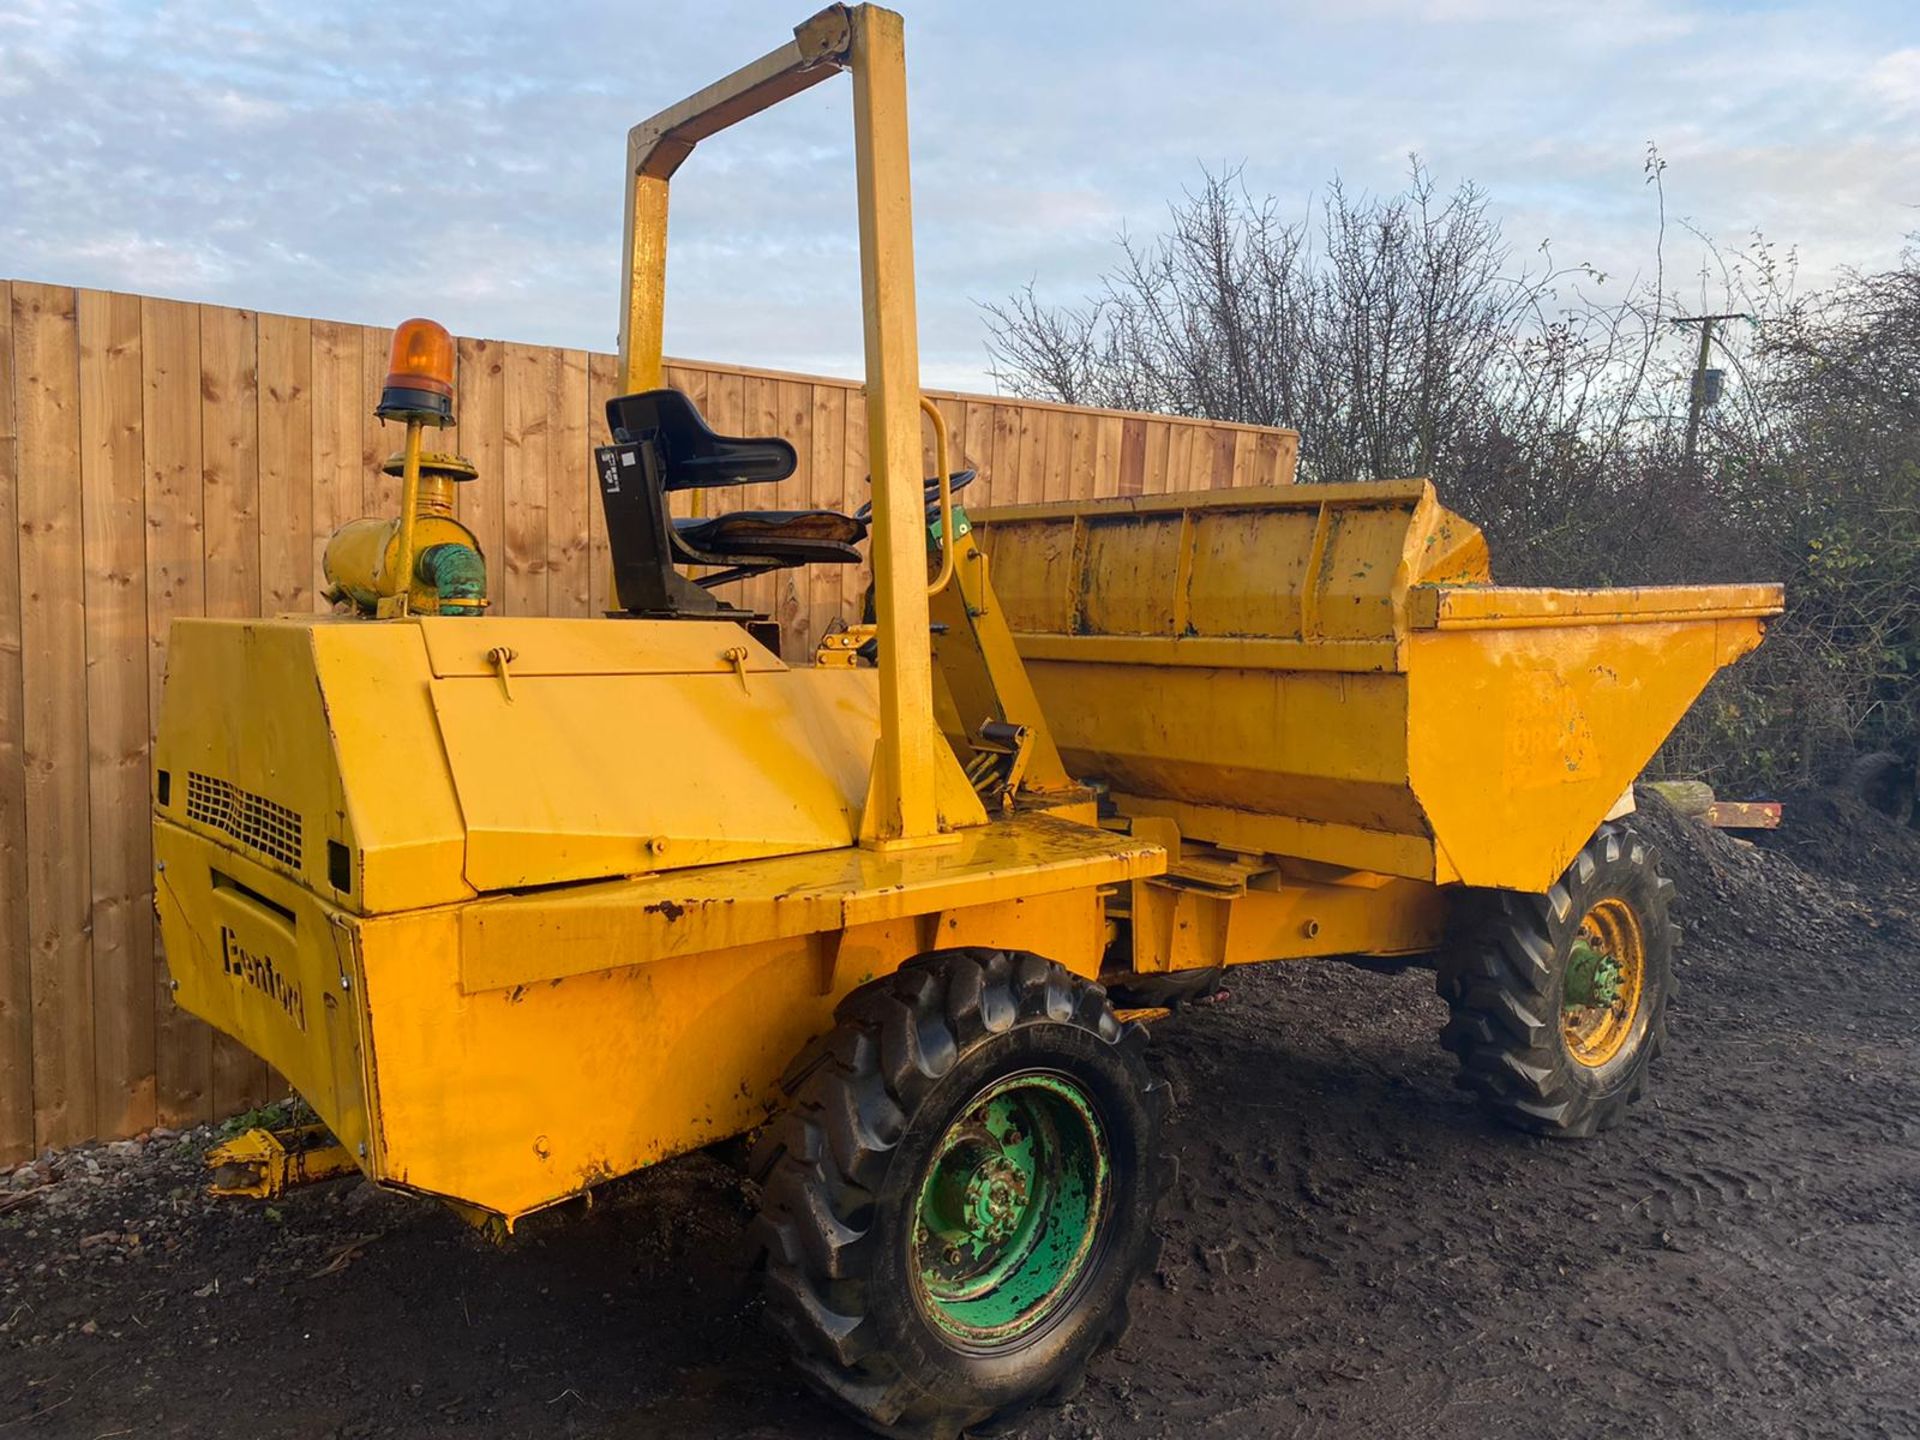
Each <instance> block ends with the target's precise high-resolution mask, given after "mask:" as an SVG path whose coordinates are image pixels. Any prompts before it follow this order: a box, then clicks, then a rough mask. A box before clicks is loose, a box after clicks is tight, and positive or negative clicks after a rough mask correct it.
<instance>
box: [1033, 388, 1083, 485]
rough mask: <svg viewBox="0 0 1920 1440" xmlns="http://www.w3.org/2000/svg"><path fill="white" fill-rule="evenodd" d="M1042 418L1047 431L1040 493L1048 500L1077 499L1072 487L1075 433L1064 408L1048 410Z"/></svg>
mask: <svg viewBox="0 0 1920 1440" xmlns="http://www.w3.org/2000/svg"><path fill="white" fill-rule="evenodd" d="M1042 418H1043V419H1044V421H1045V424H1046V431H1047V455H1046V462H1045V465H1046V468H1045V469H1044V470H1043V471H1042V472H1041V477H1040V494H1041V496H1042V498H1044V499H1047V500H1072V499H1076V498H1078V497H1076V496H1075V495H1074V493H1073V487H1072V467H1073V435H1072V432H1071V431H1070V430H1069V429H1068V426H1067V421H1068V418H1069V417H1068V415H1067V412H1066V411H1064V410H1048V411H1046V412H1044V414H1043V416H1042Z"/></svg>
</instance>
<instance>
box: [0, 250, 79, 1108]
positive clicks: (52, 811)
mask: <svg viewBox="0 0 1920 1440" xmlns="http://www.w3.org/2000/svg"><path fill="white" fill-rule="evenodd" d="M13 307H14V313H13V344H14V365H15V369H14V405H15V423H16V425H17V426H18V441H17V443H18V465H19V473H18V475H17V477H16V483H17V485H18V487H19V494H18V501H17V504H18V507H19V511H18V522H19V537H20V558H19V565H20V601H21V612H22V613H21V627H20V629H21V634H20V641H21V654H20V658H21V688H22V694H23V698H24V701H25V708H24V711H23V720H24V725H23V739H24V764H25V768H26V784H25V809H26V824H27V834H28V835H29V836H30V837H31V838H32V843H31V844H30V845H29V847H28V850H27V932H28V934H27V943H28V956H29V960H28V964H29V966H30V969H31V976H30V984H31V985H32V993H33V1103H34V1143H35V1144H36V1145H38V1146H48V1145H54V1146H60V1145H71V1144H74V1143H76V1142H77V1141H81V1140H85V1139H88V1138H90V1137H91V1136H92V1135H94V1134H95V1133H96V1126H95V1114H96V1111H95V1088H94V1087H95V1077H94V1036H93V1018H94V990H93V954H92V946H91V944H90V943H89V938H88V929H89V926H90V925H91V922H92V918H93V884H92V861H91V854H90V844H89V838H90V837H89V823H90V822H89V814H88V800H87V778H88V777H87V683H86V663H87V628H86V556H85V552H84V548H83V540H82V536H83V527H84V518H83V513H82V512H83V505H82V500H81V488H80V463H79V462H80V345H79V327H78V323H77V316H76V314H75V296H74V292H73V291H72V290H69V289H65V288H63V287H55V286H51V285H29V284H27V283H25V282H23V281H15V282H14V284H13Z"/></svg>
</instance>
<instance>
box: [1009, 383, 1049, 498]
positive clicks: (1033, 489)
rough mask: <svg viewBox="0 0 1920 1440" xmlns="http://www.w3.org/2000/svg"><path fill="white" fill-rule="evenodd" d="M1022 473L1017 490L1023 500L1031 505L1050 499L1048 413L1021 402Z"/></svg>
mask: <svg viewBox="0 0 1920 1440" xmlns="http://www.w3.org/2000/svg"><path fill="white" fill-rule="evenodd" d="M1017 408H1018V410H1019V427H1020V460H1019V465H1020V474H1019V480H1018V482H1017V484H1016V486H1015V493H1016V494H1018V495H1019V497H1020V503H1021V504H1023V505H1030V504H1032V503H1034V502H1035V501H1039V500H1045V499H1046V498H1047V418H1048V417H1047V414H1046V412H1045V411H1044V410H1040V409H1038V408H1036V407H1034V406H1032V405H1021V406H1018V407H1017Z"/></svg>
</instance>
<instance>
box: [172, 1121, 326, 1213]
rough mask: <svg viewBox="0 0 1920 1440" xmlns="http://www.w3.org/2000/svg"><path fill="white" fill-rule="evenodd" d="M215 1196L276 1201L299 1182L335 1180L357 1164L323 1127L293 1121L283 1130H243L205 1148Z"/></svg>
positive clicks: (305, 1183)
mask: <svg viewBox="0 0 1920 1440" xmlns="http://www.w3.org/2000/svg"><path fill="white" fill-rule="evenodd" d="M206 1164H207V1168H208V1169H209V1170H211V1171H213V1183H212V1184H211V1185H209V1186H208V1187H207V1189H208V1191H209V1193H211V1194H214V1195H246V1196H251V1197H253V1198H254V1199H257V1200H273V1199H277V1198H278V1197H279V1196H281V1195H283V1194H285V1193H286V1192H287V1191H288V1190H289V1189H291V1188H292V1187H293V1186H295V1185H307V1184H311V1183H312V1182H314V1181H316V1180H331V1179H332V1178H333V1177H334V1176H336V1175H345V1174H347V1173H348V1172H349V1171H352V1170H356V1169H358V1168H359V1167H358V1166H357V1165H356V1164H355V1163H354V1159H353V1156H351V1155H350V1154H348V1153H347V1147H346V1146H344V1145H342V1144H341V1143H340V1142H339V1141H338V1140H335V1139H334V1138H333V1134H332V1132H331V1131H329V1130H328V1129H327V1127H326V1126H324V1125H295V1126H292V1127H290V1128H288V1129H285V1130H261V1129H253V1130H243V1131H241V1132H240V1134H238V1135H236V1136H234V1137H233V1139H231V1140H228V1141H226V1142H224V1143H223V1144H219V1145H216V1146H214V1147H213V1148H212V1149H211V1150H209V1151H207V1157H206Z"/></svg>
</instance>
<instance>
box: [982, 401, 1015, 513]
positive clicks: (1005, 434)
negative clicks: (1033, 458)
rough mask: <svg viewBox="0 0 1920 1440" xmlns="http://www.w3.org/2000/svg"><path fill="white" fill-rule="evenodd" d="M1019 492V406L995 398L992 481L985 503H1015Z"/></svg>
mask: <svg viewBox="0 0 1920 1440" xmlns="http://www.w3.org/2000/svg"><path fill="white" fill-rule="evenodd" d="M1022 498H1023V497H1022V496H1021V494H1020V407H1019V406H1018V405H1011V404H1008V403H1007V402H1006V401H1004V400H1003V401H998V402H996V403H995V404H994V407H993V481H992V485H991V487H990V489H989V490H988V496H987V502H986V503H988V504H991V505H1017V504H1019V503H1020V501H1021V499H1022Z"/></svg>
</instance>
